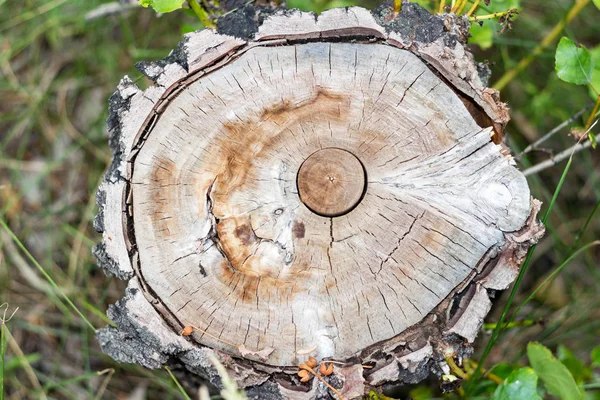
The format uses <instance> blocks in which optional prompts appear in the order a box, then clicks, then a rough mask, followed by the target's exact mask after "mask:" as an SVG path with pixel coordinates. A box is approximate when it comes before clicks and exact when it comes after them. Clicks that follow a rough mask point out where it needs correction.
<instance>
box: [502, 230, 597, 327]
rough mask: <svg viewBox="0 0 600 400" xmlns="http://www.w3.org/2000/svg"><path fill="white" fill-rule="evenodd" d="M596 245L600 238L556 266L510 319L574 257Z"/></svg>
mask: <svg viewBox="0 0 600 400" xmlns="http://www.w3.org/2000/svg"><path fill="white" fill-rule="evenodd" d="M594 246H600V240H595V241H593V242H591V243H588V244H586V245H585V246H583V247H582V248H580V249H579V250H577V251H576V252H574V253H573V254H571V255H570V256H569V257H568V258H567V259H566V260H565V261H564V262H563V263H562V264H560V265H559V266H558V267H556V269H555V270H554V271H552V273H551V274H550V275H548V277H547V278H546V279H544V281H543V282H542V283H540V284H539V285H538V287H536V288H535V290H534V291H533V292H531V293H530V294H529V296H528V297H527V299H525V301H523V303H521V305H520V306H519V308H517V310H516V311H515V312H514V313H513V315H512V317H511V318H510V319H513V318H514V317H515V316H516V315H517V314H518V313H519V311H521V310H522V309H523V307H525V305H526V304H527V303H529V302H530V301H531V300H532V299H533V298H534V297H535V295H536V294H537V293H538V292H539V291H540V290H541V289H542V288H543V287H544V286H546V284H547V283H548V282H550V281H552V279H554V278H555V277H556V275H558V274H559V273H560V271H562V270H563V268H565V267H566V266H567V265H568V264H569V263H570V262H571V261H573V259H575V258H577V256H579V254H581V253H583V252H584V251H586V250H587V249H589V248H591V247H594Z"/></svg>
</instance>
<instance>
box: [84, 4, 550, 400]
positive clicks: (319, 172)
mask: <svg viewBox="0 0 600 400" xmlns="http://www.w3.org/2000/svg"><path fill="white" fill-rule="evenodd" d="M256 21H261V22H262V23H260V24H258V23H257V22H256ZM218 27H219V31H218V32H217V31H212V30H204V31H199V32H196V33H192V34H188V35H186V37H185V39H184V41H183V42H182V43H181V44H180V45H179V47H178V48H177V49H176V50H175V51H174V52H173V53H172V54H171V55H170V56H169V57H167V58H166V59H165V60H162V61H160V62H157V63H142V64H141V65H139V68H140V69H141V71H142V72H143V73H144V74H146V75H147V76H148V77H149V78H151V79H152V80H154V82H155V83H156V85H155V86H152V87H150V88H149V89H147V90H146V91H140V90H139V89H138V88H137V87H136V86H135V85H134V84H133V83H132V82H131V81H130V80H129V79H128V78H124V79H123V81H122V82H121V84H120V85H119V87H118V89H117V92H116V93H115V94H114V95H113V97H112V98H111V101H110V112H111V116H110V118H109V121H108V123H109V129H110V131H111V139H110V144H111V147H112V149H113V151H114V161H113V164H112V166H111V168H110V170H109V172H108V173H107V175H106V177H105V180H104V182H103V183H102V186H101V187H100V189H99V192H98V202H99V205H100V213H99V215H98V218H97V220H96V226H97V228H98V230H99V231H101V232H103V241H102V243H101V244H99V245H98V246H97V247H96V248H95V254H96V256H97V257H98V259H99V262H100V264H101V266H102V267H103V268H104V269H105V270H106V272H107V273H110V274H113V275H116V276H118V277H119V278H122V279H128V280H129V288H128V289H127V294H126V296H125V298H124V299H123V300H121V301H120V302H118V303H117V304H116V305H115V306H112V307H111V308H110V309H109V311H108V315H109V317H110V318H111V319H112V320H113V321H114V322H115V324H116V327H107V328H104V329H102V330H101V331H99V333H98V339H99V340H100V343H101V345H102V348H103V350H104V351H105V352H106V353H108V354H110V355H111V356H112V357H114V358H115V359H117V360H118V361H122V362H137V363H140V364H142V365H145V366H147V367H149V368H157V367H160V366H161V365H163V364H169V365H174V366H177V365H181V366H184V367H185V368H187V370H188V371H190V373H193V374H197V375H200V376H202V377H204V378H206V379H208V380H210V381H211V382H213V383H215V384H217V385H218V384H219V379H218V376H217V373H216V371H215V369H214V367H213V365H212V363H211V362H210V357H211V356H213V355H214V356H215V357H217V358H218V359H219V360H220V361H221V362H222V363H223V364H224V365H225V366H226V367H227V369H228V370H229V372H230V374H231V376H232V377H233V378H234V379H235V380H236V381H237V382H238V384H239V385H240V387H243V388H245V389H246V390H247V391H248V394H249V396H251V397H252V396H254V397H255V398H260V399H271V398H273V399H284V398H317V397H319V396H321V397H323V396H327V393H329V394H330V395H331V396H338V395H337V394H334V393H333V392H328V390H329V389H327V387H326V386H325V385H323V384H322V383H320V381H319V380H317V379H313V380H311V381H310V382H309V383H301V382H300V378H299V377H298V376H297V372H298V367H297V366H298V364H300V363H302V362H304V360H305V359H306V357H307V356H309V355H310V356H313V357H315V358H316V359H317V360H319V361H320V360H335V361H337V362H338V363H337V364H336V366H335V369H334V373H333V374H332V375H330V376H328V377H327V378H326V379H327V380H328V381H329V383H330V384H331V385H332V386H334V387H336V388H337V389H338V390H339V392H340V394H341V396H343V397H344V398H348V399H350V398H359V397H360V396H362V395H363V394H364V393H365V392H366V391H368V390H369V389H371V388H376V389H381V388H382V387H383V386H384V385H393V384H399V383H411V382H416V381H419V380H421V379H423V378H425V377H426V376H427V375H428V374H429V373H430V372H431V371H433V372H434V373H438V374H441V373H444V372H447V365H446V363H445V361H444V359H445V357H447V356H454V357H462V356H465V355H468V354H469V352H470V345H471V343H472V342H473V341H474V339H475V336H476V335H477V333H478V331H479V329H480V327H481V324H482V322H483V319H484V317H485V316H486V314H487V312H488V311H489V309H490V305H491V302H490V298H489V296H490V294H493V292H494V291H495V290H501V289H505V288H506V287H508V285H509V284H510V283H511V282H512V281H513V279H514V278H515V276H516V274H517V273H518V266H519V263H520V262H521V260H522V258H523V256H524V254H525V252H526V251H527V249H528V248H529V246H531V245H532V244H533V243H535V242H536V241H537V240H538V239H539V237H540V235H542V234H543V227H542V226H541V224H540V223H539V222H537V220H536V214H537V211H538V210H539V202H537V201H536V200H533V199H532V198H531V197H530V192H529V188H528V185H527V182H526V180H525V178H524V176H523V175H522V173H521V172H519V171H518V170H517V169H516V168H515V167H514V163H513V161H512V159H511V157H510V156H509V155H508V150H507V148H506V147H505V146H504V145H503V144H502V139H503V129H504V126H505V125H506V123H507V121H508V114H507V110H506V108H505V106H504V104H502V103H500V102H499V100H498V94H497V92H496V91H494V90H492V89H488V88H486V87H485V85H484V83H483V81H482V77H481V75H482V74H485V68H483V67H480V66H478V65H477V64H475V63H474V62H473V60H472V56H471V55H470V54H469V53H468V52H467V51H466V50H465V47H464V42H463V39H464V37H465V36H466V29H467V27H466V26H465V25H464V21H463V20H462V19H460V18H457V17H453V16H449V15H445V16H431V15H429V14H428V13H427V12H426V11H424V10H423V9H421V8H420V7H418V6H417V5H415V4H405V5H404V7H403V10H402V12H401V13H400V14H399V15H397V16H396V15H394V14H393V12H392V10H391V9H390V7H389V5H382V6H380V7H379V8H378V9H376V10H374V11H373V12H372V13H371V12H369V11H367V10H365V9H362V8H356V7H353V8H346V9H334V10H330V11H327V12H325V13H323V14H322V15H320V16H319V17H318V18H317V17H315V15H313V14H310V13H302V12H299V11H294V10H277V9H269V8H258V9H257V8H252V7H251V6H246V7H244V8H242V9H240V10H238V11H237V12H234V13H231V14H228V15H226V16H225V17H223V18H222V19H221V20H220V21H219V25H218ZM185 327H187V328H186V331H185V335H182V334H181V332H182V330H183V329H184V328H185Z"/></svg>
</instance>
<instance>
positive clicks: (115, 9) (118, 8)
mask: <svg viewBox="0 0 600 400" xmlns="http://www.w3.org/2000/svg"><path fill="white" fill-rule="evenodd" d="M138 7H140V5H139V4H138V3H133V4H121V3H119V2H118V1H113V2H110V3H106V4H101V5H100V6H98V7H96V8H94V9H93V10H92V11H88V12H87V13H86V14H85V20H86V21H88V22H89V21H93V20H95V19H100V18H104V17H107V16H110V15H116V14H121V13H124V12H126V11H130V10H133V9H134V8H138Z"/></svg>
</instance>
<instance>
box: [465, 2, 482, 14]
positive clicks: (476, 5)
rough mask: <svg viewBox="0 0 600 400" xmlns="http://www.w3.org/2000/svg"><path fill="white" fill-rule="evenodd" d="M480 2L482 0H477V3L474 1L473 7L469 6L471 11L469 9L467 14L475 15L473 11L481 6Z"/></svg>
mask: <svg viewBox="0 0 600 400" xmlns="http://www.w3.org/2000/svg"><path fill="white" fill-rule="evenodd" d="M480 2H481V0H475V3H473V5H472V6H471V8H469V11H467V14H466V15H467V17H470V16H471V15H473V13H474V12H475V10H476V9H477V7H478V6H479V3H480Z"/></svg>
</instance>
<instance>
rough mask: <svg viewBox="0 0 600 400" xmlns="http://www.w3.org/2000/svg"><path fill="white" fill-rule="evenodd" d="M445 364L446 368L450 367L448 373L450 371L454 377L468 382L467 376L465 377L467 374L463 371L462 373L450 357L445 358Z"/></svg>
mask: <svg viewBox="0 0 600 400" xmlns="http://www.w3.org/2000/svg"><path fill="white" fill-rule="evenodd" d="M446 362H447V363H448V366H449V367H450V371H452V373H453V374H454V375H456V376H458V377H459V378H460V379H464V380H468V379H469V375H467V373H466V372H465V371H463V370H462V369H461V368H460V367H459V366H458V365H457V364H456V363H455V362H454V359H453V358H452V357H446Z"/></svg>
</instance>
